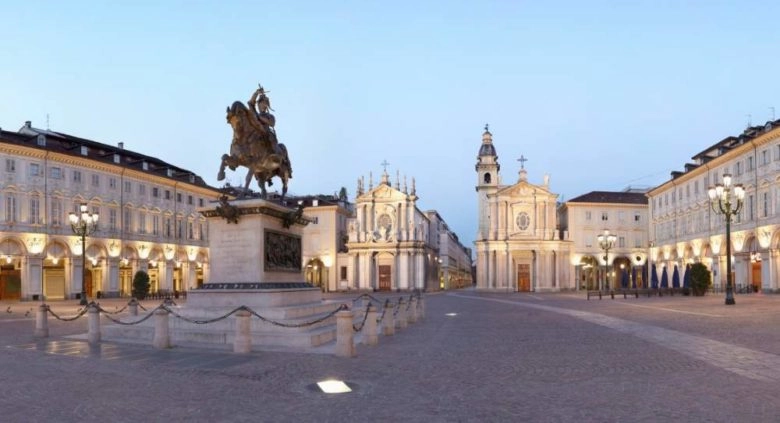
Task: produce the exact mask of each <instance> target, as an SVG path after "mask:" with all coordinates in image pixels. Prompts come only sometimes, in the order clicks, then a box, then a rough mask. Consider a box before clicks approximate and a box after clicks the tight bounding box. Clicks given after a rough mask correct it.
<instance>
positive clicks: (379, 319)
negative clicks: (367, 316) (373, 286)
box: [376, 299, 390, 323]
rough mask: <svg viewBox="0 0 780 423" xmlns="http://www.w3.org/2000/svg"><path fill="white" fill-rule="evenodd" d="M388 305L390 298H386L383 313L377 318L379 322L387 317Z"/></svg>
mask: <svg viewBox="0 0 780 423" xmlns="http://www.w3.org/2000/svg"><path fill="white" fill-rule="evenodd" d="M388 305H390V299H387V300H385V305H384V307H382V315H381V316H379V318H378V319H376V322H377V323H380V322H381V321H382V320H384V318H385V313H387V309H388V307H387V306H388Z"/></svg>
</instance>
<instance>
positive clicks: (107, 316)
mask: <svg viewBox="0 0 780 423" xmlns="http://www.w3.org/2000/svg"><path fill="white" fill-rule="evenodd" d="M98 307H100V306H98ZM161 307H162V304H160V305H159V306H158V307H157V308H155V309H153V310H152V311H150V312H149V313H148V314H147V315H146V316H144V317H142V318H141V319H139V320H136V321H133V322H123V321H121V320H119V319H117V318H114V317H111V316H109V315H105V316H104V317H105V318H106V319H108V320H110V321H112V322H114V323H116V324H118V325H123V326H132V325H137V324H139V323H142V322H145V321H146V320H149V318H150V317H152V316H153V315H154V312H155V311H157V310H158V309H159V308H161ZM98 309H99V310H101V311H103V309H101V308H98Z"/></svg>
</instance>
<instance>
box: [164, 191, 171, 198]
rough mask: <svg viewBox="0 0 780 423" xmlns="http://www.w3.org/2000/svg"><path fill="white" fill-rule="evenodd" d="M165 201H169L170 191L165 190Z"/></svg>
mask: <svg viewBox="0 0 780 423" xmlns="http://www.w3.org/2000/svg"><path fill="white" fill-rule="evenodd" d="M165 199H166V200H170V199H171V191H170V190H167V189H166V190H165Z"/></svg>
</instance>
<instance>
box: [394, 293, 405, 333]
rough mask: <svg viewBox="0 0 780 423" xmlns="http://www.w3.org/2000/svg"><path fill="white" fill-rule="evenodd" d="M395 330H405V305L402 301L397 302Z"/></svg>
mask: <svg viewBox="0 0 780 423" xmlns="http://www.w3.org/2000/svg"><path fill="white" fill-rule="evenodd" d="M395 328H396V329H406V304H405V303H404V299H403V298H401V299H399V300H398V318H397V319H396V320H395Z"/></svg>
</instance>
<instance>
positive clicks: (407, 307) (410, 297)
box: [406, 295, 412, 311]
mask: <svg viewBox="0 0 780 423" xmlns="http://www.w3.org/2000/svg"><path fill="white" fill-rule="evenodd" d="M411 306H412V295H410V296H409V301H407V303H406V311H409V308H410V307H411Z"/></svg>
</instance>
